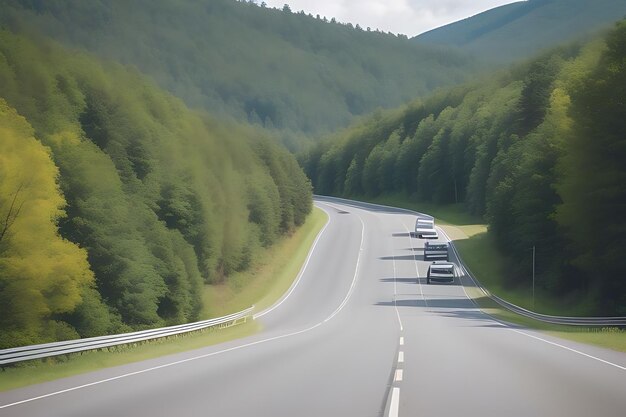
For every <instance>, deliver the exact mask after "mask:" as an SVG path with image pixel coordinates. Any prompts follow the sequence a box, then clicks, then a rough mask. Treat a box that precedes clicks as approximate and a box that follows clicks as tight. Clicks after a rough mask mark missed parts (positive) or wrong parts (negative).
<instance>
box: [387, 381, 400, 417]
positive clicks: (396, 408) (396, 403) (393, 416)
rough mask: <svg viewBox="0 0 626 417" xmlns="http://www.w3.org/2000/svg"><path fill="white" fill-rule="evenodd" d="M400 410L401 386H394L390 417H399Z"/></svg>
mask: <svg viewBox="0 0 626 417" xmlns="http://www.w3.org/2000/svg"><path fill="white" fill-rule="evenodd" d="M399 412H400V388H398V387H394V388H393V390H392V391H391V406H390V407H389V417H398V413H399Z"/></svg>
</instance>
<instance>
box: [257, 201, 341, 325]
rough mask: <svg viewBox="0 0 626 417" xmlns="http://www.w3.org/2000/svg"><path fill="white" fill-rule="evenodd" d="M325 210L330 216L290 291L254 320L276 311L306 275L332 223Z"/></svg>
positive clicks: (258, 314)
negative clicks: (316, 250) (318, 245)
mask: <svg viewBox="0 0 626 417" xmlns="http://www.w3.org/2000/svg"><path fill="white" fill-rule="evenodd" d="M320 208H321V207H320ZM322 210H324V209H322ZM324 212H325V213H326V215H327V216H328V220H327V221H326V224H325V225H324V227H323V228H322V230H321V231H320V232H319V233H318V234H317V237H316V238H315V241H314V242H313V246H311V249H310V250H309V254H308V255H307V257H306V260H305V261H304V265H302V268H300V272H298V276H297V277H296V281H295V282H294V283H293V285H292V286H291V288H289V291H288V292H287V294H286V295H285V296H284V297H283V298H281V299H280V301H278V303H276V304H274V305H273V306H271V307H270V308H268V309H267V310H265V311H261V312H259V313H257V314H255V315H253V316H252V319H253V320H256V319H258V318H259V317H263V316H264V315H266V314H267V313H270V312H272V311H274V310H275V309H277V308H278V307H280V306H281V304H282V303H284V302H285V301H287V298H289V296H290V295H291V293H293V292H294V290H295V289H296V287H297V286H298V284H299V283H300V280H301V279H302V275H304V271H306V268H307V266H308V265H309V261H310V260H311V257H312V256H313V252H315V247H316V246H317V243H318V242H319V240H320V238H321V237H322V235H323V234H324V231H325V230H326V227H328V225H329V224H330V215H329V214H328V212H326V210H324Z"/></svg>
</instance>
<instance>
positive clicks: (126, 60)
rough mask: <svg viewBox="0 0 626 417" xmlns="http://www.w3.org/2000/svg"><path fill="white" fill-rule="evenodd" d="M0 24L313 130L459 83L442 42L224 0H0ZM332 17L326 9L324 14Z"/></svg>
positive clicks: (464, 61) (204, 97) (205, 99)
mask: <svg viewBox="0 0 626 417" xmlns="http://www.w3.org/2000/svg"><path fill="white" fill-rule="evenodd" d="M0 7H1V9H2V13H1V14H0V24H3V25H5V26H7V27H9V28H11V29H12V30H14V31H19V32H22V33H23V32H28V33H39V34H43V35H45V36H49V37H52V38H54V39H56V40H58V41H60V42H62V43H64V44H66V45H71V46H73V47H79V48H84V49H86V50H88V51H90V52H93V53H96V54H98V55H99V56H101V57H104V58H107V59H111V60H114V61H117V62H120V63H123V64H127V65H131V66H135V67H136V68H138V69H139V70H140V71H141V72H143V73H145V74H148V75H150V76H151V77H152V78H153V79H154V80H155V81H156V82H157V83H158V84H159V85H160V86H161V87H164V88H166V89H167V90H169V91H170V92H172V93H173V94H175V95H177V96H178V97H181V98H183V99H184V100H185V102H186V103H187V104H188V105H190V106H192V107H202V108H206V109H209V110H211V111H213V112H217V113H218V114H222V115H223V114H228V115H234V116H235V117H236V118H238V119H239V120H247V121H250V122H252V123H258V124H262V125H264V126H265V127H270V128H277V129H280V130H282V131H283V132H284V131H285V130H291V131H295V132H306V133H318V132H321V131H329V130H332V129H334V128H337V127H339V126H344V125H347V124H348V123H349V122H350V120H351V119H352V117H353V116H354V115H360V114H365V113H367V112H370V111H372V110H374V109H376V108H377V107H381V106H382V107H392V106H397V105H399V104H401V103H403V102H406V101H408V100H410V99H412V98H414V97H416V96H420V95H424V94H426V93H428V92H430V91H432V90H433V89H435V88H437V87H440V86H444V85H450V84H454V83H458V82H459V81H461V80H463V79H464V78H465V75H466V70H467V68H468V66H469V64H470V60H469V59H468V58H467V57H466V56H464V55H462V54H460V53H456V52H455V53H453V52H451V51H449V50H447V48H442V47H434V46H431V45H416V44H415V43H414V42H411V41H410V40H409V39H407V38H406V37H398V36H396V35H391V34H384V33H379V32H375V31H368V29H362V28H360V27H353V26H352V25H351V24H347V25H344V24H340V23H336V22H334V20H331V21H325V20H324V18H323V17H319V18H318V17H313V16H308V15H305V14H304V13H295V12H291V11H289V10H288V9H285V10H284V11H283V10H276V9H270V8H266V7H261V6H258V5H256V4H254V3H247V2H237V1H235V0H178V1H173V0H135V1H126V0H107V1H89V2H85V1H83V0H58V1H53V2H52V1H50V2H48V1H45V2H44V1H23V0H22V1H19V0H0ZM328 18H329V19H330V18H331V17H330V16H329V17H328Z"/></svg>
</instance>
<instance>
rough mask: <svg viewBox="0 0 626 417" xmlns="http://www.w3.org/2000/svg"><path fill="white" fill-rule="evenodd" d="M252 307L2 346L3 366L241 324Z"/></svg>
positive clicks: (0, 362) (249, 313) (1, 361)
mask: <svg viewBox="0 0 626 417" xmlns="http://www.w3.org/2000/svg"><path fill="white" fill-rule="evenodd" d="M253 309H254V306H252V307H250V308H247V309H245V310H243V311H240V312H238V313H233V314H230V315H228V316H224V317H217V318H214V319H209V320H202V321H197V322H194V323H187V324H179V325H176V326H169V327H161V328H158V329H150V330H141V331H138V332H132V333H123V334H116V335H108V336H98V337H90V338H86V339H76V340H65V341H62V342H53V343H44V344H40V345H30V346H21V347H16V348H11V349H3V350H0V366H4V365H8V364H11V363H17V362H22V361H27V360H32V359H41V358H48V357H52V356H60V355H67V354H69V353H77V352H84V351H88V350H96V349H103V348H109V347H113V346H119V345H125V344H130V343H138V342H144V341H147V340H153V339H159V338H162V337H169V336H176V335H179V334H183V333H189V332H193V331H197V330H203V329H208V328H210V327H217V326H219V327H229V326H232V325H235V324H238V323H239V322H240V321H246V320H247V318H248V317H250V316H251V313H252V310H253Z"/></svg>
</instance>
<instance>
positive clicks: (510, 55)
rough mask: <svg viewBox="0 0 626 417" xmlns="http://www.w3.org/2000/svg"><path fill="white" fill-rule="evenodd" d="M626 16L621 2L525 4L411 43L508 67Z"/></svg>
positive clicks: (625, 0)
mask: <svg viewBox="0 0 626 417" xmlns="http://www.w3.org/2000/svg"><path fill="white" fill-rule="evenodd" d="M625 16H626V0H594V1H589V0H528V1H518V2H515V3H512V4H507V5H504V6H500V7H496V8H494V9H491V10H487V11H486V12H483V13H479V14H477V15H476V16H472V17H469V18H467V19H463V20H461V21H458V22H455V23H451V24H449V25H446V26H442V27H440V28H437V29H433V30H431V31H429V32H426V33H423V34H421V35H419V36H417V37H415V38H413V39H412V40H413V41H414V42H416V43H419V44H426V45H441V46H444V45H445V46H449V47H458V48H459V49H462V50H464V51H468V52H471V53H472V54H473V55H475V56H476V57H479V58H481V59H482V60H486V61H492V62H498V63H507V62H513V61H516V60H520V59H525V58H529V57H531V56H534V55H535V54H536V53H537V51H540V50H542V49H546V48H552V47H554V46H556V45H558V44H562V43H564V42H569V41H572V40H580V39H581V37H583V36H589V34H593V33H594V32H596V31H598V30H601V29H604V28H605V27H608V26H610V25H611V24H613V23H614V22H615V21H616V20H618V19H621V18H623V17H625Z"/></svg>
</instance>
